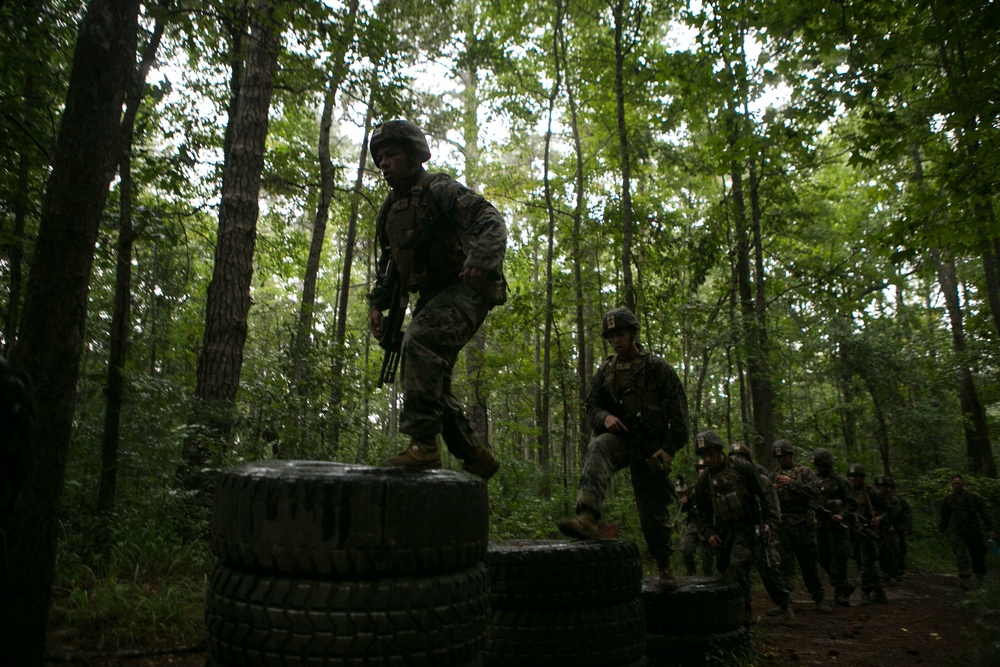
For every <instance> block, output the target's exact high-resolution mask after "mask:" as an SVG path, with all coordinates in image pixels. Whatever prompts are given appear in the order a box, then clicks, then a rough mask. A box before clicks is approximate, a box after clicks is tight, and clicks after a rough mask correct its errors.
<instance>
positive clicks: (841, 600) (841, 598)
mask: <svg viewBox="0 0 1000 667" xmlns="http://www.w3.org/2000/svg"><path fill="white" fill-rule="evenodd" d="M833 602H834V604H837V605H840V606H841V607H850V606H851V594H850V593H847V592H846V591H837V592H835V593H834V594H833Z"/></svg>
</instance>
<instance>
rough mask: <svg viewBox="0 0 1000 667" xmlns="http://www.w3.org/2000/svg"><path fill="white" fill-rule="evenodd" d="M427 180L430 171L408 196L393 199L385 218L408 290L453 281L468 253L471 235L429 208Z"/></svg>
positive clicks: (403, 280) (394, 259)
mask: <svg viewBox="0 0 1000 667" xmlns="http://www.w3.org/2000/svg"><path fill="white" fill-rule="evenodd" d="M430 180H431V176H430V174H428V173H427V172H423V173H421V175H420V178H419V179H418V180H417V183H416V185H414V186H413V187H412V188H410V193H409V196H408V197H400V198H399V199H397V200H396V201H394V202H393V203H392V205H391V206H390V207H389V211H388V213H387V214H386V219H385V225H386V233H387V234H388V237H389V247H390V249H391V252H392V259H393V261H394V262H395V264H396V267H397V269H398V270H399V275H400V278H401V280H402V284H403V287H404V288H405V289H406V290H407V291H409V292H417V291H420V290H421V289H426V288H429V287H439V286H442V285H445V284H447V283H449V282H452V281H454V280H456V279H457V276H458V274H459V273H460V272H461V271H462V269H463V268H464V266H465V258H466V257H467V256H468V252H469V243H470V237H469V236H468V235H467V234H465V233H464V232H463V231H462V230H461V229H460V228H459V227H458V226H457V225H447V226H446V222H445V221H444V220H442V219H441V216H440V215H435V213H434V211H432V208H431V205H430V202H429V201H428V200H429V197H428V196H427V193H428V183H429V182H430Z"/></svg>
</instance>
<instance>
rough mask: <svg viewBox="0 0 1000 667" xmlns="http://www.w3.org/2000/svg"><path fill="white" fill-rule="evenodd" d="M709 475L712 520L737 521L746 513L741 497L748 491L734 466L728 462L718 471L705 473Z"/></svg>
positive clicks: (717, 521)
mask: <svg viewBox="0 0 1000 667" xmlns="http://www.w3.org/2000/svg"><path fill="white" fill-rule="evenodd" d="M706 474H708V475H710V477H709V480H708V481H709V497H710V498H711V499H712V521H713V523H715V524H719V523H724V522H727V521H739V520H740V519H742V518H743V517H744V516H746V515H747V510H746V507H745V506H744V503H743V499H744V498H746V497H747V495H748V491H747V487H746V484H745V483H744V481H743V476H742V475H740V473H739V471H737V470H736V467H735V466H734V465H733V464H732V462H729V463H728V465H726V466H725V467H724V468H723V469H722V470H720V471H719V472H711V471H709V472H708V473H706Z"/></svg>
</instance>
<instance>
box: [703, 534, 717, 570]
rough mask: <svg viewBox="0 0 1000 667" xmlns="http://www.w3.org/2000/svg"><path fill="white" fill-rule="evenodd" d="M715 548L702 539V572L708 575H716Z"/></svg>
mask: <svg viewBox="0 0 1000 667" xmlns="http://www.w3.org/2000/svg"><path fill="white" fill-rule="evenodd" d="M715 561H716V558H715V549H713V548H712V547H711V546H709V544H708V542H706V541H705V540H704V539H703V540H702V541H701V573H702V574H703V575H705V576H706V577H714V576H715V569H716V564H715Z"/></svg>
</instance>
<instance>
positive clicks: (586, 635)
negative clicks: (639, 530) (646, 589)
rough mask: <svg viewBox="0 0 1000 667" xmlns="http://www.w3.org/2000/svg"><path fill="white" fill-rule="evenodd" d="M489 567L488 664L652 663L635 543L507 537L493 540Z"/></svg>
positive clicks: (591, 666) (589, 666) (580, 666)
mask: <svg viewBox="0 0 1000 667" xmlns="http://www.w3.org/2000/svg"><path fill="white" fill-rule="evenodd" d="M486 565H487V567H488V568H489V572H490V586H491V592H490V606H491V611H490V620H489V624H488V626H487V628H486V642H485V644H484V646H483V653H482V658H483V665H485V666H486V667H490V666H501V665H503V666H511V665H516V666H517V667H550V666H551V665H574V667H615V666H618V665H622V666H624V665H629V666H632V665H643V664H646V663H645V657H644V651H645V640H646V625H645V621H644V619H643V609H642V601H641V599H640V590H641V586H642V562H641V561H640V559H639V549H638V547H636V545H635V544H633V543H631V542H624V541H618V540H614V541H575V540H574V541H561V540H507V541H503V542H497V543H493V544H491V545H490V546H489V549H488V550H487V553H486Z"/></svg>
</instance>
